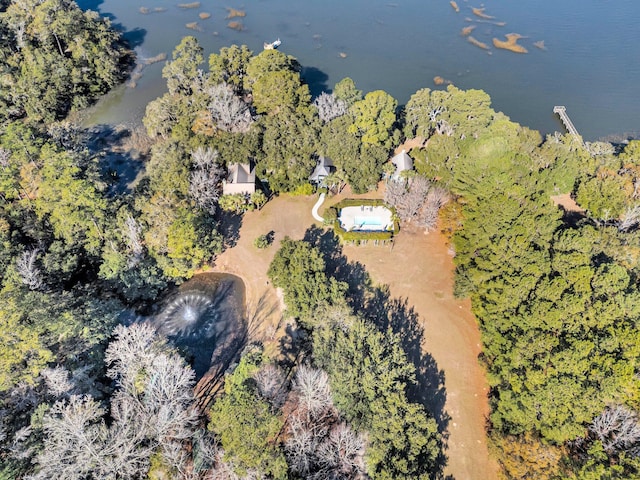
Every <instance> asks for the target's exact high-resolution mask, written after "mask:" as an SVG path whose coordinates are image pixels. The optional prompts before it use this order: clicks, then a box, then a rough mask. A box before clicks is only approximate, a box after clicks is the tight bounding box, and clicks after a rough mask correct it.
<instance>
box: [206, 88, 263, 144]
mask: <svg viewBox="0 0 640 480" xmlns="http://www.w3.org/2000/svg"><path fill="white" fill-rule="evenodd" d="M207 94H208V95H209V97H210V101H209V105H208V106H207V110H208V111H209V114H210V115H211V120H212V121H213V123H214V124H215V125H216V127H218V128H219V129H220V130H223V131H225V132H234V133H245V132H247V131H248V130H249V128H251V124H252V123H253V117H252V115H251V111H250V110H249V106H248V105H247V104H246V103H245V102H243V101H242V99H240V98H239V97H238V96H237V95H236V94H235V93H234V91H233V89H232V88H231V87H230V86H228V85H227V84H225V83H219V84H217V85H214V86H212V87H209V88H208V90H207Z"/></svg>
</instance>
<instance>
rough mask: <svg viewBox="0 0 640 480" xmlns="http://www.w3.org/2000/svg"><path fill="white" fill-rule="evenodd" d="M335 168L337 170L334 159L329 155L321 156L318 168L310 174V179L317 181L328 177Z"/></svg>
mask: <svg viewBox="0 0 640 480" xmlns="http://www.w3.org/2000/svg"><path fill="white" fill-rule="evenodd" d="M333 170H335V167H334V166H333V160H331V159H330V158H329V157H319V158H318V163H317V164H316V168H315V170H314V171H313V173H312V174H311V175H310V176H309V180H311V181H315V182H317V181H318V180H320V179H321V178H324V177H327V176H328V175H329V174H330V173H331V172H332V171H333Z"/></svg>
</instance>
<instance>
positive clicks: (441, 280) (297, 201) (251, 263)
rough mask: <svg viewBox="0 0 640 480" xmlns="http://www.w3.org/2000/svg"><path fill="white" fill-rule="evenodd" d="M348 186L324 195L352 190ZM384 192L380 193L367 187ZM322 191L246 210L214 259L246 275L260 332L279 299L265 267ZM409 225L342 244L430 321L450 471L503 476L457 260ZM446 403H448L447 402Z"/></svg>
mask: <svg viewBox="0 0 640 480" xmlns="http://www.w3.org/2000/svg"><path fill="white" fill-rule="evenodd" d="M354 196H355V195H352V194H350V192H349V191H348V189H346V191H345V192H343V194H342V195H340V196H338V197H333V198H332V199H330V200H329V201H327V202H326V203H325V205H324V206H323V208H321V209H320V212H321V213H322V211H323V209H324V208H326V206H327V205H331V204H333V203H336V202H337V201H339V200H340V199H342V198H344V197H350V198H351V197H354ZM365 196H366V197H367V198H374V197H379V196H380V193H379V192H378V193H377V194H374V195H372V194H368V195H365ZM315 201H316V197H315V196H312V197H295V198H292V197H286V196H284V197H280V198H276V199H274V200H272V201H270V202H269V203H268V204H267V205H265V207H264V208H263V209H262V210H261V211H256V212H249V213H247V214H246V215H245V216H244V218H243V221H242V225H241V227H240V229H239V237H238V240H237V243H236V244H235V246H233V247H232V248H229V249H227V250H226V251H225V252H224V253H223V254H221V255H220V256H219V257H218V258H217V259H216V262H215V268H214V270H216V271H223V272H229V273H234V274H236V275H238V276H240V277H241V278H243V279H244V281H245V284H246V293H247V303H248V305H249V306H248V310H249V317H250V330H251V331H252V333H253V337H254V338H257V339H258V338H259V339H262V340H268V339H269V338H273V337H274V336H276V335H277V331H278V330H279V327H281V326H282V321H281V302H280V299H279V297H278V294H277V292H276V290H275V289H274V288H273V287H272V286H271V285H270V284H269V282H268V278H267V275H266V272H267V269H268V267H269V263H270V262H271V260H272V259H273V256H274V255H275V252H276V251H277V248H278V244H279V242H280V240H281V239H282V238H284V237H285V236H289V237H291V238H293V239H300V238H302V237H303V235H304V232H305V231H306V230H307V228H309V227H310V226H312V225H314V224H315V225H317V223H316V222H314V220H313V217H312V216H311V208H312V207H313V205H314V203H315ZM409 230H410V229H404V230H403V231H402V232H401V233H400V234H399V235H398V236H397V237H396V241H395V242H394V245H393V246H392V247H391V246H384V247H382V246H378V247H376V246H361V247H355V246H344V248H343V253H344V254H345V255H346V256H347V258H348V259H349V261H351V262H353V261H358V262H360V263H362V264H363V265H364V266H365V267H366V269H367V271H368V272H369V274H370V275H371V277H372V278H373V280H374V282H375V283H377V284H380V285H383V284H386V285H389V288H390V293H391V296H392V297H395V298H401V299H407V300H408V304H409V305H411V306H413V307H414V308H415V311H416V312H417V314H418V315H419V318H420V323H421V325H422V326H423V327H424V331H425V342H424V351H425V352H428V353H429V354H430V355H431V356H432V357H433V359H434V360H435V362H436V364H437V369H438V370H440V371H441V372H440V373H441V375H442V376H443V377H444V389H445V390H444V394H445V395H446V398H445V399H444V407H443V410H444V412H443V413H444V415H443V418H440V422H439V423H440V424H441V425H442V426H443V427H446V432H445V433H446V435H447V436H448V439H447V450H446V455H447V456H448V463H447V465H446V467H445V471H444V473H445V475H449V477H448V478H450V479H456V480H474V479H478V480H487V479H493V478H496V477H497V467H496V465H495V463H494V462H493V461H491V460H490V458H489V454H488V451H487V444H486V438H485V434H484V423H485V417H486V415H488V412H489V407H488V403H487V398H486V393H487V385H486V381H485V377H484V372H483V371H482V369H481V368H480V366H479V365H478V362H477V355H478V353H479V352H480V335H479V332H478V328H477V325H476V320H475V318H474V316H473V314H472V313H471V310H470V304H469V302H468V301H459V300H456V299H454V298H453V296H452V285H453V262H452V259H451V256H450V255H449V253H448V249H447V246H446V245H445V241H444V238H443V237H442V236H441V235H440V234H438V233H430V234H428V235H425V234H424V233H423V232H410V231H409ZM269 232H273V235H274V243H273V245H272V246H270V247H269V248H267V249H265V250H258V249H257V248H256V247H255V246H254V245H253V241H254V240H255V238H256V237H257V236H258V235H261V234H266V233H269ZM441 407H442V405H441Z"/></svg>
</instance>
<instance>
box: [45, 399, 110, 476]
mask: <svg viewBox="0 0 640 480" xmlns="http://www.w3.org/2000/svg"><path fill="white" fill-rule="evenodd" d="M104 413H105V412H104V410H103V409H102V408H101V407H100V405H99V404H98V403H97V402H96V401H95V400H94V399H92V398H90V397H86V396H85V397H79V396H72V397H71V398H70V399H69V401H68V402H64V401H60V402H57V403H56V404H55V405H53V407H52V408H51V410H50V411H49V412H48V414H47V415H46V416H45V418H44V420H43V423H44V448H43V450H42V452H41V453H40V454H39V455H38V457H37V465H38V467H39V468H38V473H37V474H36V475H35V476H34V477H33V478H34V479H49V478H65V479H69V480H75V479H78V480H81V479H84V478H87V477H88V476H89V474H90V473H92V472H93V471H95V469H96V466H98V465H102V464H103V459H104V447H105V439H106V436H107V427H106V426H105V424H104V423H103V422H102V416H103V415H104Z"/></svg>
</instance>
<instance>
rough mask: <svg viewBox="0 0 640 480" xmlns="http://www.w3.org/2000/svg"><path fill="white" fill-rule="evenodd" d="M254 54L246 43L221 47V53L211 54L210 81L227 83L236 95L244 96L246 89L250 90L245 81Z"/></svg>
mask: <svg viewBox="0 0 640 480" xmlns="http://www.w3.org/2000/svg"><path fill="white" fill-rule="evenodd" d="M252 56H253V52H252V51H251V50H249V48H248V47H247V46H246V45H242V46H238V45H231V46H230V47H223V48H221V49H220V53H219V54H215V53H212V54H211V55H210V56H209V72H210V73H209V82H210V83H212V84H219V83H226V84H227V85H230V86H231V87H232V88H233V90H234V92H235V94H236V95H240V96H242V95H243V94H244V93H245V90H249V88H248V87H247V88H245V85H244V82H245V77H246V75H247V66H248V65H249V61H250V60H251V58H252Z"/></svg>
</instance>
